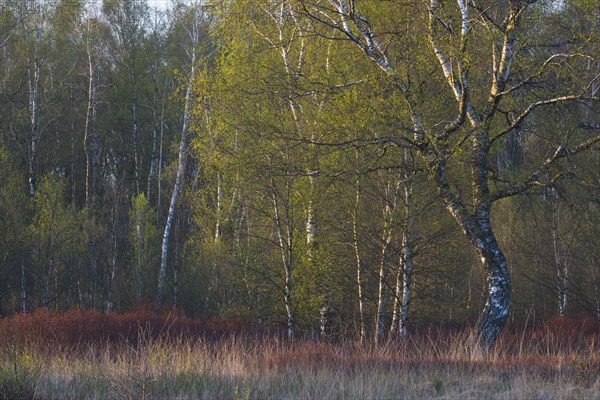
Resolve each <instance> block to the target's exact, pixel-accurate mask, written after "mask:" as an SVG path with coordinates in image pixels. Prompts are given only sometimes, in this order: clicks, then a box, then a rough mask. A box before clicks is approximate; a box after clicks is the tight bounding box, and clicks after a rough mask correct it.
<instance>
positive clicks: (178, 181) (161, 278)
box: [156, 16, 199, 305]
mask: <svg viewBox="0 0 600 400" xmlns="http://www.w3.org/2000/svg"><path fill="white" fill-rule="evenodd" d="M195 18H196V20H195V21H194V26H193V28H192V60H191V70H190V77H189V81H188V85H187V90H186V93H185V105H184V110H183V125H182V127H181V141H180V142H179V157H178V166H177V175H176V176H175V185H174V186H173V193H172V195H171V202H170V204H169V212H168V214H167V222H166V223H165V230H164V234H163V241H162V256H161V259H160V270H159V274H158V289H157V294H156V304H158V305H162V304H163V301H164V292H165V285H166V278H167V260H168V246H169V235H170V234H171V225H172V223H173V217H174V215H175V206H176V204H177V196H178V195H179V191H180V190H181V186H182V185H183V172H184V169H185V161H186V154H185V152H186V141H187V135H188V126H189V120H190V113H191V111H192V100H193V99H192V90H193V84H194V77H195V71H196V58H197V47H198V37H199V36H198V35H199V32H198V29H199V27H198V23H199V21H198V20H197V19H198V16H196V17H195Z"/></svg>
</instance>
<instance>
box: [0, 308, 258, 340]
mask: <svg viewBox="0 0 600 400" xmlns="http://www.w3.org/2000/svg"><path fill="white" fill-rule="evenodd" d="M243 331H244V332H246V331H247V332H249V333H250V334H251V333H253V332H254V333H256V329H255V328H253V327H251V326H249V325H248V324H242V323H241V322H240V321H236V320H228V321H224V320H221V319H219V318H216V317H205V318H201V319H190V318H187V317H185V316H184V315H183V313H182V312H180V311H178V310H159V309H157V308H155V307H151V306H143V307H138V308H136V309H135V310H133V311H132V312H129V313H125V314H117V313H113V312H109V313H103V312H100V311H95V310H69V311H54V310H43V309H39V310H36V311H33V312H31V313H26V314H15V315H13V316H11V317H7V318H2V319H0V343H11V344H22V345H28V346H43V347H51V346H59V347H77V346H81V345H87V344H124V343H125V344H129V345H136V344H138V343H141V341H147V340H156V339H161V340H178V339H193V338H198V337H202V338H207V339H219V338H222V337H224V336H227V335H231V334H235V333H240V332H243Z"/></svg>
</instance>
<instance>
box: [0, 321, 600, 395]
mask: <svg viewBox="0 0 600 400" xmlns="http://www.w3.org/2000/svg"><path fill="white" fill-rule="evenodd" d="M80 315H83V316H85V317H86V318H87V317H89V315H87V316H86V315H85V314H80ZM140 316H141V314H138V317H140ZM58 317H60V318H62V322H63V324H62V325H60V324H57V325H52V324H50V323H48V324H47V327H48V326H50V327H51V326H54V327H55V328H53V329H54V331H52V329H50V328H47V329H45V330H44V329H40V330H39V331H38V333H39V335H40V336H39V337H30V336H28V335H26V334H22V335H20V336H19V335H16V332H18V329H19V326H18V324H16V322H15V320H14V319H12V320H2V321H0V338H2V343H3V346H2V349H3V353H2V360H1V361H2V362H1V364H0V399H1V398H19V397H20V398H30V399H39V400H41V399H461V400H463V399H482V398H485V399H551V398H552V399H598V398H600V378H599V371H600V342H599V339H600V330H599V329H598V325H597V324H595V325H594V324H593V323H592V322H590V321H588V322H585V323H584V322H575V321H567V320H559V321H553V322H552V323H550V324H546V325H544V326H540V327H535V328H529V329H520V330H518V329H516V328H514V329H507V331H506V333H505V334H504V336H503V337H502V339H501V341H500V343H499V344H498V346H497V347H495V348H494V350H493V351H492V352H491V353H490V354H483V353H480V352H478V351H473V350H472V349H473V346H472V340H471V338H470V337H469V335H468V334H467V333H466V332H465V331H455V332H451V331H448V330H436V331H430V332H427V333H424V334H421V335H413V336H411V337H410V338H408V339H405V340H403V341H398V340H394V341H390V342H388V343H386V344H385V345H382V346H379V347H378V348H377V347H375V346H373V345H371V344H367V345H360V344H358V343H355V342H350V341H348V342H338V343H327V342H315V341H308V340H299V341H296V342H293V343H290V342H287V341H285V340H283V339H281V338H280V337H279V336H277V335H268V334H262V335H259V334H256V332H254V334H253V335H244V334H243V330H241V327H239V326H238V328H239V329H238V328H236V329H231V326H232V325H231V324H230V325H227V324H225V325H226V326H228V328H227V329H225V328H223V326H221V327H219V328H218V329H217V325H218V324H217V323H216V322H214V321H213V323H214V324H213V326H212V327H211V329H209V330H202V329H201V328H200V325H201V323H200V322H199V321H196V322H198V324H200V325H198V326H196V329H195V330H188V331H187V333H185V332H184V330H181V329H179V328H176V329H174V327H175V326H177V324H178V323H179V322H178V319H177V318H172V319H171V320H169V318H171V317H170V316H168V317H167V316H164V315H163V316H162V317H160V315H154V316H153V317H152V318H156V320H155V322H156V326H154V325H152V324H151V323H149V322H148V321H147V320H141V319H139V320H137V322H136V324H135V325H137V330H135V331H134V330H133V328H131V327H128V328H127V329H129V330H128V331H127V332H129V334H130V335H131V336H121V337H120V338H119V336H118V335H116V334H115V333H114V332H107V331H105V333H104V335H105V336H104V339H103V338H102V335H98V334H97V333H94V334H93V335H92V338H93V340H92V339H91V338H89V337H87V336H85V335H79V336H78V335H75V336H77V338H76V340H75V339H73V341H66V342H65V343H66V344H65V343H62V342H61V339H60V331H61V328H60V326H64V327H65V329H67V330H71V329H72V326H73V325H77V324H73V323H67V321H66V320H67V319H68V318H67V316H65V314H52V315H51V314H43V315H41V316H40V318H41V319H44V318H58ZM15 318H17V317H15ZM20 318H22V316H21V317H20ZM109 318H112V317H109ZM114 318H117V317H116V316H114ZM161 318H162V322H161ZM132 321H133V319H132ZM167 321H168V323H167ZM46 322H48V321H46ZM180 322H183V320H181V321H180ZM9 323H10V329H9V328H7V326H8V324H9ZM194 323H195V322H194ZM185 324H188V325H193V322H192V321H187V322H185ZM585 324H588V325H585ZM84 325H85V324H84ZM584 325H585V326H584ZM28 326H31V325H27V324H25V325H24V327H22V329H23V330H24V331H26V330H27V329H28V328H27V329H25V328H26V327H28ZM159 326H160V328H159ZM194 326H195V325H194ZM67 327H71V328H67ZM95 327H96V328H99V326H98V325H95ZM126 327H127V326H125V325H122V326H119V328H120V329H125V328H126ZM103 329H106V327H104V328H103ZM192 331H193V332H192ZM6 332H12V334H7V333H6ZM134 332H135V333H134ZM192 333H193V334H192ZM216 333H219V334H218V335H217V334H216Z"/></svg>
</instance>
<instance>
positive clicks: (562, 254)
mask: <svg viewBox="0 0 600 400" xmlns="http://www.w3.org/2000/svg"><path fill="white" fill-rule="evenodd" d="M550 196H551V197H550V202H551V204H550V207H551V209H552V213H551V218H552V249H553V252H554V265H555V266H556V287H557V294H558V299H557V300H558V315H560V316H561V317H564V316H565V310H566V308H567V293H568V281H567V280H568V273H569V271H568V268H567V256H566V251H563V250H562V249H561V243H560V237H559V226H558V194H557V193H556V189H555V188H554V187H552V188H550Z"/></svg>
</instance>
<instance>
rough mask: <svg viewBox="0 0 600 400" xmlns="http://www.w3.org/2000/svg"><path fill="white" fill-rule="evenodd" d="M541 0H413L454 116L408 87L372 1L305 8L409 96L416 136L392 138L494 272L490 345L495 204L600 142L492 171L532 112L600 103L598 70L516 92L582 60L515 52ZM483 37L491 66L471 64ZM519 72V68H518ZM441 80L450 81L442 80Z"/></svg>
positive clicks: (501, 297)
mask: <svg viewBox="0 0 600 400" xmlns="http://www.w3.org/2000/svg"><path fill="white" fill-rule="evenodd" d="M535 3H536V2H535V1H516V0H509V1H508V2H507V4H496V5H494V4H491V5H488V4H482V5H476V4H473V3H468V2H466V1H464V0H457V2H456V4H455V5H454V6H453V7H452V8H451V7H450V4H445V3H444V7H442V5H441V4H440V3H439V2H438V1H437V0H431V1H429V2H426V3H425V4H423V5H420V4H413V6H414V7H415V11H417V10H418V12H415V14H416V15H415V20H417V19H418V20H420V21H421V22H426V23H427V24H428V32H427V33H426V36H425V38H426V40H427V42H428V47H429V52H430V53H429V54H425V55H424V57H426V58H424V62H427V63H429V64H432V63H433V62H434V61H435V62H436V63H437V70H438V71H439V74H440V75H441V78H442V79H439V80H436V84H438V90H439V92H440V93H442V94H443V96H444V98H445V99H446V100H447V101H448V102H451V101H452V102H453V108H454V111H455V115H454V117H451V118H449V116H448V114H447V112H446V110H447V108H448V107H447V105H446V106H445V107H444V109H440V110H431V109H430V108H429V105H428V104H427V102H426V100H425V99H424V98H422V97H421V95H420V92H419V91H417V90H416V88H415V87H414V85H412V84H411V82H412V79H413V76H412V73H414V70H412V69H411V66H409V65H405V64H403V63H402V61H395V60H394V59H393V58H391V57H390V49H389V47H388V42H387V41H388V39H389V38H388V37H387V36H386V35H385V34H384V33H382V32H383V31H382V30H381V29H377V27H378V25H377V22H376V21H374V20H373V19H372V18H371V17H370V16H369V14H368V12H369V11H370V7H371V6H372V5H373V3H371V2H366V1H365V2H360V1H346V0H330V1H326V2H311V1H303V4H304V7H305V11H306V13H307V14H308V15H309V16H310V17H311V18H312V19H313V20H315V21H318V22H319V23H320V24H322V25H324V26H327V27H331V28H335V29H337V30H338V31H340V32H341V33H342V34H343V35H344V36H345V37H346V39H347V40H349V41H350V42H352V43H353V44H355V45H356V46H357V47H358V48H359V49H360V50H361V51H362V52H363V53H364V54H365V56H366V57H368V58H369V59H371V60H372V61H373V62H374V63H375V65H376V66H378V67H379V68H380V69H381V70H382V71H383V73H385V74H386V75H388V76H389V77H390V79H392V80H393V81H394V82H395V84H396V88H397V90H398V91H400V93H401V95H402V96H403V98H404V101H405V108H406V109H407V110H408V112H409V114H410V125H411V128H412V132H413V135H412V137H410V136H409V137H398V138H396V139H395V140H396V142H397V143H398V144H399V145H404V144H406V143H407V142H408V143H410V145H411V146H413V147H414V148H415V149H416V150H418V152H419V153H420V154H421V155H422V157H423V158H424V159H425V161H426V163H427V165H428V174H429V175H430V177H431V178H432V179H433V180H434V182H435V184H436V186H437V189H438V194H439V196H440V198H441V200H442V201H443V203H444V205H445V207H446V208H447V210H448V211H449V213H450V214H451V216H452V217H453V218H454V219H455V220H456V222H457V223H458V225H459V226H460V228H461V230H462V231H463V233H464V234H465V236H466V237H467V238H468V239H469V241H470V242H471V243H472V245H473V246H474V248H475V249H476V251H477V253H478V254H479V257H480V260H481V263H482V265H483V266H484V268H485V269H486V271H487V299H486V302H485V306H484V308H483V310H482V312H481V316H480V318H479V321H478V324H477V332H478V337H479V343H480V344H481V345H482V347H483V348H485V349H490V348H491V347H492V346H493V344H494V342H495V341H496V338H497V337H498V335H499V333H500V331H501V330H502V327H503V326H504V324H505V323H506V321H507V319H508V317H509V313H510V304H511V303H510V293H511V288H512V283H511V280H510V275H509V269H508V264H507V261H506V258H505V256H504V254H503V252H502V249H501V247H500V245H499V244H498V241H497V240H496V237H495V234H494V230H493V228H492V223H491V213H492V206H493V204H494V203H496V202H498V201H500V200H502V199H505V198H507V197H511V196H515V195H519V194H522V193H525V192H526V191H528V190H530V189H531V188H533V187H535V186H538V185H545V184H548V183H551V182H552V181H554V180H556V179H560V177H561V175H560V174H558V175H556V174H553V173H552V172H551V171H552V170H553V167H554V166H555V165H557V164H559V163H560V161H561V160H562V159H564V158H567V157H571V156H574V155H576V154H578V153H581V152H582V151H585V150H588V149H590V148H591V147H593V146H594V145H595V144H596V143H597V142H598V141H600V136H594V135H592V136H588V137H583V138H581V137H580V138H577V137H573V138H564V139H565V140H566V141H565V142H563V143H560V144H558V145H556V146H555V148H554V149H548V154H547V155H546V156H545V157H541V158H540V159H539V160H537V166H535V167H533V168H532V169H531V170H530V172H529V174H528V175H526V176H524V177H523V178H520V179H519V180H514V179H509V178H508V177H505V176H502V178H506V179H500V178H499V177H498V175H499V174H500V175H502V171H494V170H493V169H492V168H491V165H490V157H491V154H492V151H493V148H494V146H496V145H498V144H499V143H501V142H502V141H503V140H505V139H506V136H507V135H508V134H510V133H511V132H513V131H514V130H515V129H516V128H517V127H519V126H523V124H525V123H526V122H527V121H528V119H529V118H531V117H532V115H536V114H537V113H543V112H546V111H548V110H551V109H552V106H554V105H556V104H559V103H563V102H574V101H579V100H582V99H587V100H594V101H596V100H597V97H596V94H590V93H589V89H590V87H591V86H592V84H593V83H594V82H596V81H597V80H598V76H594V75H591V76H590V75H589V74H585V75H583V76H581V77H580V79H579V81H578V84H577V87H576V88H552V89H554V90H550V91H549V92H552V95H551V96H548V97H546V98H543V99H538V100H535V101H529V102H526V101H523V100H521V99H520V98H518V96H517V95H518V94H521V93H523V91H524V90H527V89H529V88H531V87H532V86H533V85H540V84H542V81H543V78H544V77H545V76H546V74H547V73H548V71H549V70H550V69H551V68H550V67H551V66H552V65H553V63H555V62H557V61H559V60H561V61H570V60H571V59H573V57H575V58H577V56H576V55H575V54H571V53H554V54H549V55H547V57H546V59H545V60H541V61H538V60H536V62H535V63H534V64H533V65H530V66H520V65H519V61H520V59H519V58H518V57H517V55H518V54H519V53H520V51H521V50H522V44H521V43H523V41H526V40H525V39H526V37H527V35H529V34H531V29H532V27H531V25H529V24H528V19H527V17H528V15H530V13H532V12H534V11H535ZM390 11H391V10H390ZM410 33H411V32H410V31H406V32H404V33H403V34H404V35H409V34H410ZM520 41H521V42H520ZM483 42H485V44H486V45H487V46H489V47H488V48H489V49H490V50H488V51H487V54H489V57H490V61H489V62H490V65H491V67H492V68H491V70H490V72H491V73H489V72H488V71H486V70H485V69H483V68H478V67H479V65H478V63H475V62H473V61H474V60H475V59H476V57H481V55H475V54H474V50H475V49H476V48H479V49H480V48H481V46H483ZM482 67H483V66H482ZM514 70H517V71H519V74H512V71H514ZM475 71H476V72H477V73H479V74H482V75H483V76H485V75H486V74H487V75H488V76H487V79H486V80H482V79H471V78H472V77H473V76H474V75H475ZM483 76H482V77H483ZM477 78H480V76H477ZM437 82H440V83H441V82H444V85H445V86H439V85H440V83H437ZM488 82H491V83H489V84H488ZM549 92H547V93H549ZM510 102H514V103H513V106H512V107H513V109H515V110H516V111H515V117H514V118H513V119H512V120H511V121H508V122H504V121H503V120H502V111H503V109H502V106H503V105H504V104H508V103H510ZM460 152H466V153H468V154H469V158H468V164H469V165H470V168H469V169H470V171H469V174H468V175H467V174H464V172H466V171H464V170H461V169H459V168H460V167H456V166H455V165H453V163H452V161H453V159H454V158H455V157H457V156H458V155H459V154H460ZM454 173H459V175H462V176H464V177H466V176H468V184H465V183H463V182H462V181H461V180H460V179H456V178H455V176H456V175H454Z"/></svg>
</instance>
